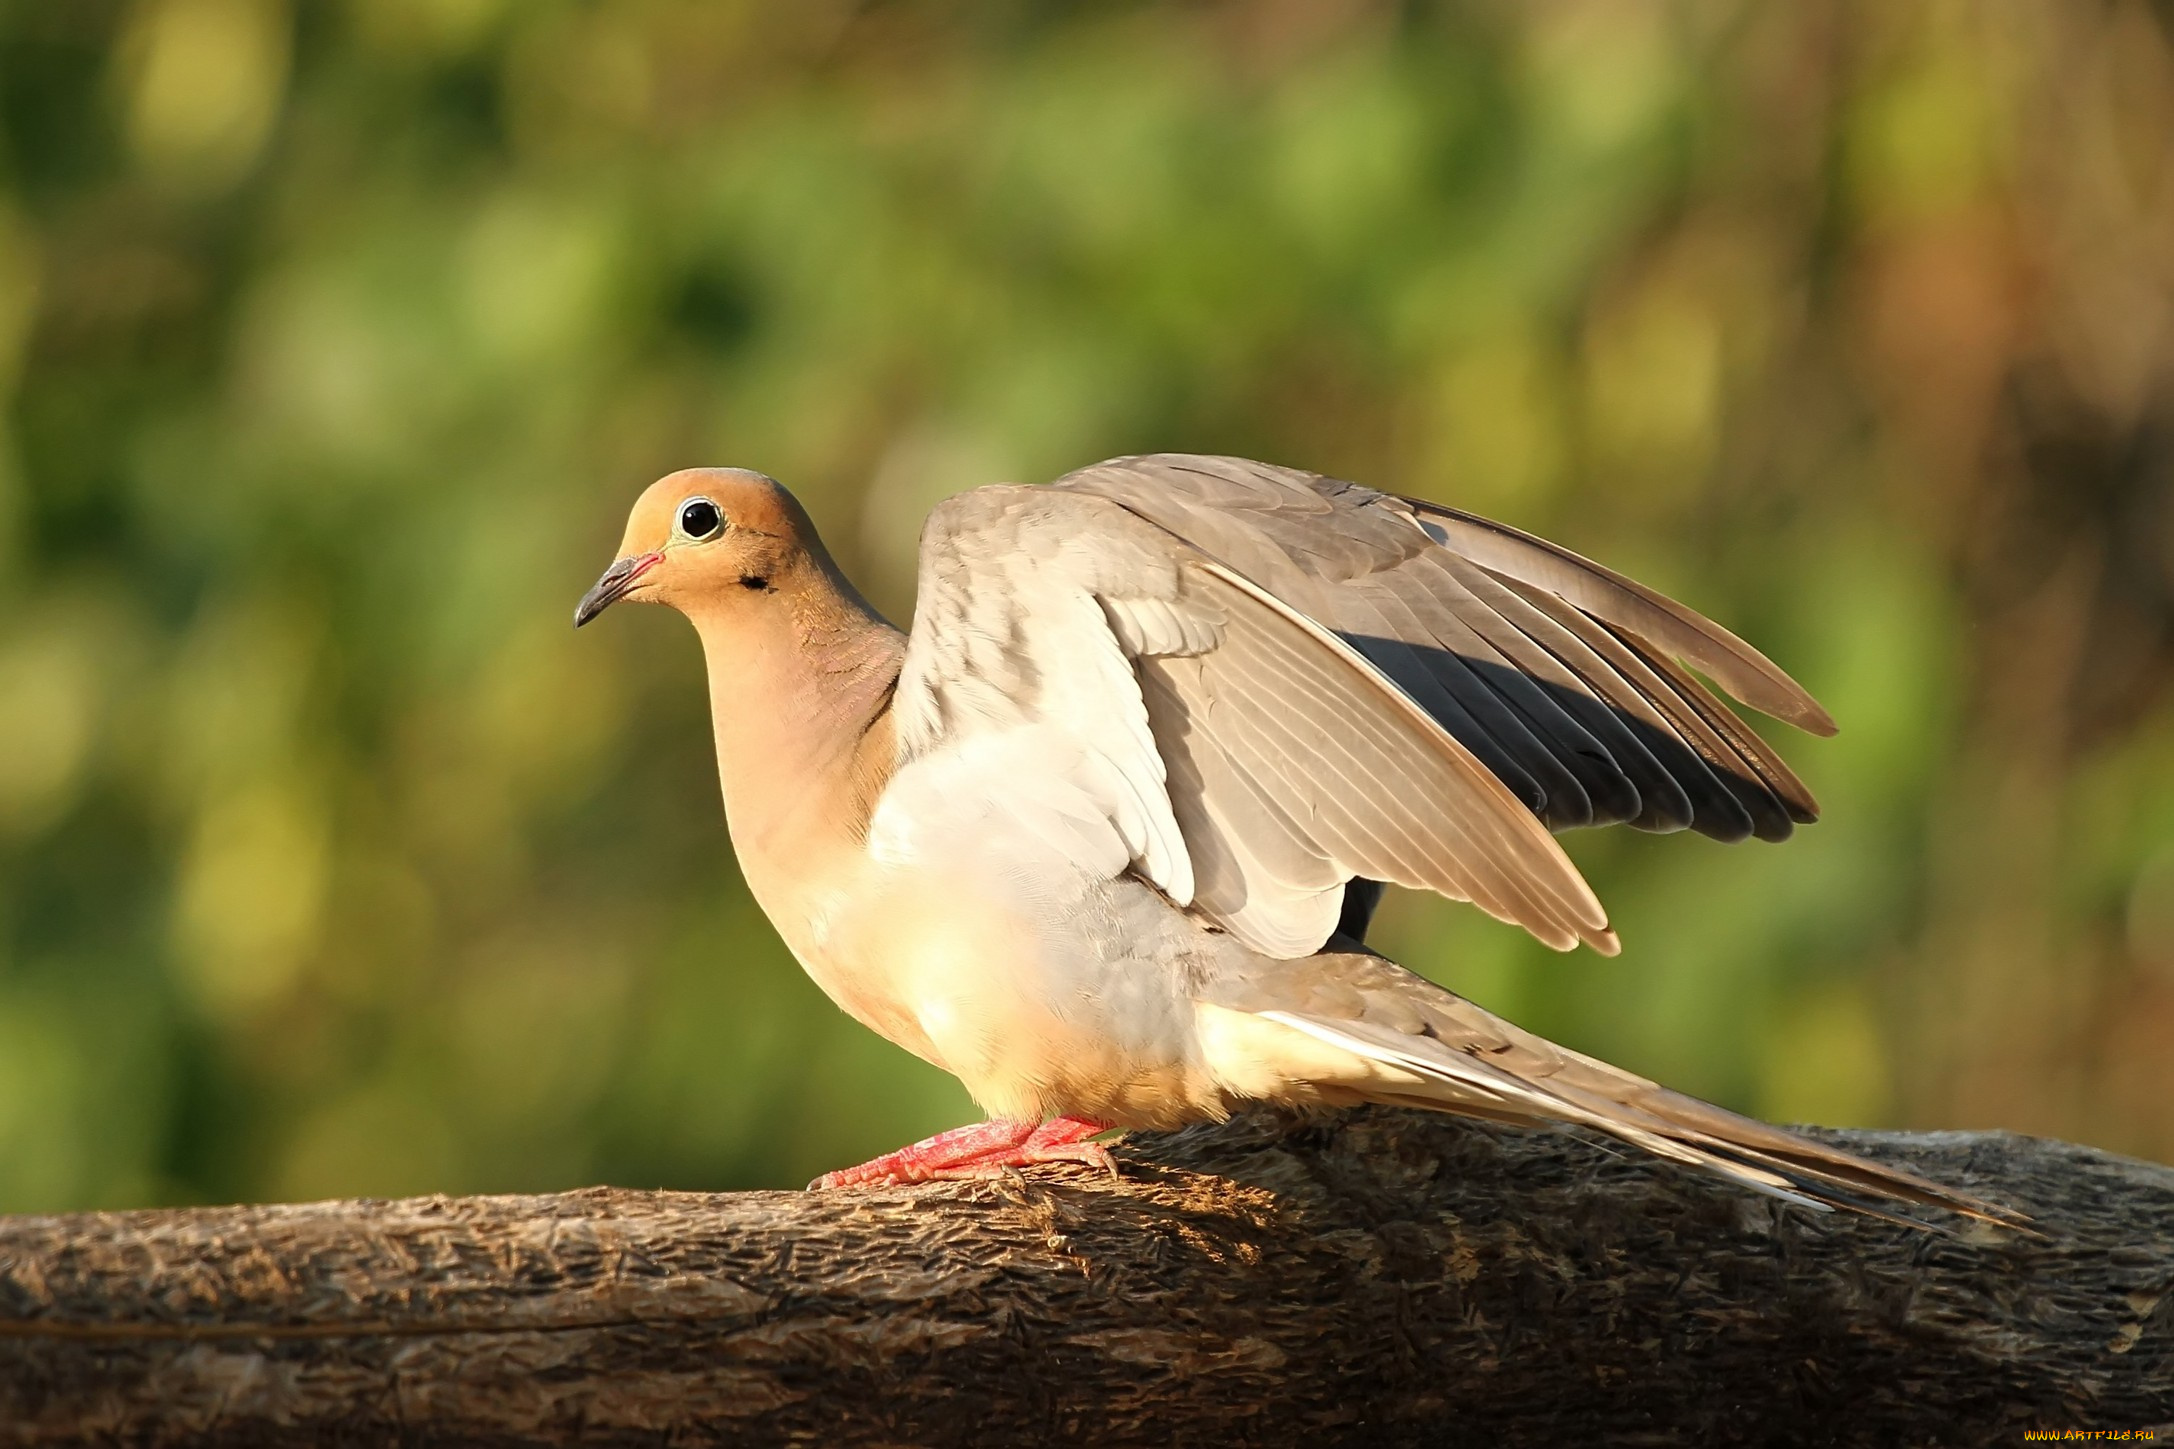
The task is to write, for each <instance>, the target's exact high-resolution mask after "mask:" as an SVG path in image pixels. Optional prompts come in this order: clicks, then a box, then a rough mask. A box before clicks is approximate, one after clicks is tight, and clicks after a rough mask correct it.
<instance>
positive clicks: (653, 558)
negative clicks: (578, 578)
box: [574, 553, 664, 629]
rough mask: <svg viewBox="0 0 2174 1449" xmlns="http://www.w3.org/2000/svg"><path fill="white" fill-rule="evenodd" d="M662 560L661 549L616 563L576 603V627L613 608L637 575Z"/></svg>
mask: <svg viewBox="0 0 2174 1449" xmlns="http://www.w3.org/2000/svg"><path fill="white" fill-rule="evenodd" d="M663 562H664V555H663V554H661V553H637V554H633V555H630V556H628V557H626V558H623V559H619V560H618V561H616V562H615V563H613V564H612V566H611V567H610V568H608V569H606V570H604V577H602V578H600V579H598V580H597V581H596V587H595V588H593V589H591V590H589V592H587V593H586V594H583V595H582V596H581V602H580V603H578V604H576V605H575V606H574V627H575V628H576V629H579V628H580V627H581V626H582V625H584V624H586V623H588V622H589V621H590V620H591V619H593V618H595V617H596V616H597V615H598V614H601V613H603V612H604V611H605V610H606V609H608V608H610V607H611V606H612V604H613V603H614V602H616V601H617V599H618V598H619V596H620V595H621V594H624V593H625V592H626V591H627V590H628V589H631V588H633V587H634V581H635V580H636V579H639V578H640V577H641V576H642V575H643V574H646V573H648V572H649V571H650V570H651V569H653V568H655V567H656V566H657V565H658V564H660V563H663Z"/></svg>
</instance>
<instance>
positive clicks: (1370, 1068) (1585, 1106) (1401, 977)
mask: <svg viewBox="0 0 2174 1449" xmlns="http://www.w3.org/2000/svg"><path fill="white" fill-rule="evenodd" d="M1278 964H1279V965H1282V966H1285V967H1287V968H1289V975H1288V976H1286V977H1285V978H1284V979H1283V980H1276V979H1274V976H1275V975H1280V974H1281V973H1271V975H1270V976H1269V978H1268V979H1263V978H1262V977H1260V976H1256V977H1254V978H1253V979H1252V980H1251V981H1249V982H1248V983H1247V984H1246V985H1245V987H1244V988H1242V989H1239V990H1236V991H1231V992H1222V991H1219V992H1217V993H1216V995H1217V996H1218V997H1220V998H1221V999H1220V1000H1218V1001H1216V1003H1215V1004H1216V1005H1218V1006H1224V1007H1226V1008H1230V1009H1236V1010H1239V1011H1244V1012H1247V1013H1248V1014H1250V1015H1251V1016H1252V1017H1253V1018H1254V1019H1255V1020H1256V1021H1258V1022H1260V1023H1263V1024H1273V1026H1274V1027H1276V1028H1281V1029H1283V1031H1285V1032H1288V1033H1290V1034H1292V1038H1291V1040H1290V1041H1289V1043H1288V1046H1287V1047H1285V1048H1284V1049H1283V1054H1284V1055H1285V1056H1286V1057H1287V1060H1288V1062H1289V1068H1290V1069H1289V1070H1286V1071H1283V1072H1282V1073H1281V1074H1282V1075H1283V1076H1284V1078H1285V1080H1287V1081H1289V1082H1290V1083H1291V1085H1292V1087H1293V1088H1298V1089H1300V1090H1304V1088H1306V1087H1311V1088H1312V1089H1313V1090H1314V1091H1316V1092H1317V1093H1318V1094H1319V1095H1320V1096H1321V1097H1322V1098H1323V1099H1326V1100H1331V1101H1333V1100H1339V1099H1342V1100H1349V1099H1351V1098H1353V1097H1356V1098H1359V1099H1362V1100H1366V1101H1373V1102H1384V1103H1389V1104H1393V1105H1400V1106H1411V1107H1425V1108H1429V1109H1431V1110H1434V1111H1442V1112H1455V1113H1459V1114H1461V1115H1465V1116H1471V1117H1479V1118H1484V1119H1487V1120H1490V1121H1497V1122H1510V1123H1516V1124H1521V1125H1526V1126H1540V1125H1554V1126H1565V1125H1567V1126H1578V1127H1587V1128H1592V1129H1595V1130H1598V1131H1601V1132H1605V1133H1608V1134H1609V1135H1611V1136H1613V1137H1616V1138H1618V1139H1620V1140H1621V1141H1624V1142H1627V1143H1630V1144H1632V1145H1633V1146H1636V1147H1640V1148H1643V1149H1644V1150H1646V1151H1648V1152H1651V1153H1654V1154H1655V1155H1657V1156H1660V1157H1665V1158H1668V1159H1670V1160H1672V1161H1676V1162H1681V1163H1685V1164H1687V1165H1690V1166H1696V1167H1700V1168H1704V1169H1706V1170H1708V1171H1711V1172H1715V1173H1718V1174H1720V1175H1721V1176H1723V1177H1726V1178H1728V1179H1730V1180H1731V1181H1734V1182H1738V1183H1741V1184H1743V1185H1744V1186H1746V1187H1750V1188H1753V1189H1755V1190H1757V1191H1759V1192H1762V1193H1768V1194H1771V1195H1773V1196H1775V1197H1779V1198H1783V1199H1785V1200H1787V1201H1790V1202H1794V1203H1797V1204H1800V1205H1802V1206H1805V1207H1809V1208H1813V1209H1817V1210H1821V1211H1825V1210H1828V1209H1832V1208H1837V1207H1839V1208H1847V1209H1850V1210H1853V1211H1857V1212H1863V1213H1869V1214H1872V1215H1873V1216H1877V1217H1886V1218H1895V1217H1896V1214H1894V1213H1893V1212H1891V1211H1889V1210H1888V1209H1887V1208H1886V1207H1883V1206H1882V1203H1883V1202H1885V1203H1889V1204H1892V1203H1911V1204H1916V1205H1920V1206H1926V1207H1937V1208H1943V1209H1946V1210H1947V1211H1950V1212H1955V1213H1960V1214H1962V1215H1964V1216H1966V1217H1970V1218H1975V1219H1978V1220H1980V1221H1983V1222H1989V1223H1997V1224H2000V1225H2001V1226H2004V1227H2009V1228H2016V1229H2020V1230H2025V1231H2027V1230H2028V1222H2029V1220H2028V1219H2027V1218H2025V1217H2024V1216H2023V1215H2022V1214H2020V1213H2016V1212H2013V1211H2010V1210H2009V1209H2007V1208H2004V1207H2001V1206H1999V1205H1997V1204H1994V1203H1989V1202H1985V1201H1982V1200H1980V1199H1978V1198H1975V1197H1972V1196H1970V1195H1969V1194H1967V1193H1963V1192H1959V1191H1956V1190H1955V1189H1952V1188H1948V1187H1943V1186H1941V1185H1940V1184H1939V1183H1936V1182H1933V1181H1930V1180H1929V1179H1926V1178H1923V1177H1920V1176H1918V1175H1917V1174H1916V1173H1913V1172H1909V1171H1907V1170H1905V1169H1902V1168H1899V1167H1892V1166H1889V1165H1887V1164H1885V1163H1880V1162H1874V1161H1872V1160H1871V1159H1869V1158H1864V1157H1859V1156H1857V1155H1856V1154H1855V1153H1851V1152H1845V1151H1843V1150H1841V1149H1840V1148H1836V1147H1829V1146H1827V1145H1825V1144H1824V1143H1820V1142H1815V1141H1812V1140H1811V1139H1810V1138H1807V1137H1801V1136H1798V1135H1797V1134H1796V1133H1793V1132H1787V1131H1784V1130H1782V1129H1781V1128H1778V1127H1771V1126H1768V1125H1767V1124H1766V1123H1764V1122H1758V1121H1754V1120H1753V1119H1751V1118H1749V1117H1743V1116H1739V1115H1737V1114H1736V1113H1734V1112H1730V1111H1727V1110H1725V1109H1723V1108H1720V1107H1716V1106H1714V1105H1712V1104H1711V1103H1708V1102H1702V1101H1700V1100H1698V1099H1697V1098H1696V1097H1688V1096H1685V1095H1684V1094H1683V1093H1681V1092H1674V1091H1670V1090H1669V1089H1668V1088H1666V1087H1662V1086H1659V1085H1657V1084H1655V1083H1653V1082H1649V1081H1647V1080H1646V1079H1645V1078H1643V1077H1639V1076H1636V1075H1634V1074H1632V1073H1630V1072H1626V1071H1623V1070H1621V1069H1620V1068H1617V1067H1612V1066H1609V1065H1608V1064H1607V1063H1606V1062H1603V1061H1598V1060H1596V1059H1594V1058H1592V1057H1588V1056H1584V1055H1581V1054H1580V1053H1578V1052H1574V1051H1571V1050H1570V1049H1569V1048H1567V1047H1562V1046H1557V1045H1556V1044H1555V1043H1553V1042H1551V1041H1548V1040H1547V1039H1546V1038H1544V1037H1539V1036H1535V1035H1534V1034H1532V1033H1531V1032H1528V1031H1525V1030H1523V1029H1522V1028H1520V1027H1517V1026H1515V1025H1512V1024H1511V1023H1509V1022H1507V1021H1504V1020H1503V1019H1502V1018H1500V1017H1498V1016H1495V1015H1493V1014H1492V1013H1490V1012H1488V1011H1485V1010H1483V1009H1482V1008H1480V1007H1479V1006H1476V1005H1474V1004H1473V1003H1472V1002H1470V1001H1467V1000H1465V999H1464V998H1463V997H1461V996H1458V995H1456V994H1454V993H1453V992H1449V991H1445V990H1443V989H1442V988H1441V987H1438V986H1436V985H1434V984H1433V983H1432V982H1430V981H1427V980H1426V979H1425V978H1423V977H1420V976H1416V975H1414V974H1412V973H1411V972H1409V971H1406V970H1405V969H1404V968H1403V967H1401V966H1397V965H1395V964H1394V963H1393V962H1390V961H1386V960H1384V959H1382V958H1381V957H1378V956H1373V955H1361V954H1358V953H1333V954H1328V955H1321V956H1314V957H1311V958H1309V959H1307V960H1304V961H1292V962H1284V963H1278ZM1279 988H1280V989H1279ZM1252 1035H1254V1036H1255V1038H1256V1039H1255V1040H1253V1041H1252V1042H1251V1043H1250V1044H1249V1053H1250V1054H1251V1055H1252V1056H1253V1057H1254V1058H1255V1059H1258V1058H1259V1057H1260V1056H1261V1055H1262V1054H1263V1053H1264V1052H1275V1051H1277V1050H1278V1048H1277V1047H1276V1046H1274V1045H1273V1038H1272V1037H1270V1036H1267V1035H1265V1034H1264V1033H1254V1034H1252ZM1897 1220H1899V1221H1905V1222H1911V1223H1913V1224H1917V1225H1918V1226H1923V1224H1922V1223H1918V1221H1917V1220H1916V1219H1914V1218H1899V1219H1897Z"/></svg>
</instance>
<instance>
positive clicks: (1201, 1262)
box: [0, 1110, 2174, 1449]
mask: <svg viewBox="0 0 2174 1449" xmlns="http://www.w3.org/2000/svg"><path fill="white" fill-rule="evenodd" d="M1827 1135H1828V1136H1830V1137H1831V1138H1832V1139H1833V1140H1836V1141H1840V1142H1843V1143H1846V1144H1848V1145H1850V1146H1852V1147H1854V1148H1856V1149H1857V1150H1859V1151H1862V1152H1865V1153H1867V1154H1869V1155H1871V1156H1875V1157H1887V1158H1894V1159H1900V1160H1907V1161H1908V1162H1910V1163H1912V1164H1914V1165H1915V1166H1917V1167H1918V1168H1919V1169H1920V1170H1921V1171H1923V1172H1925V1173H1927V1174H1928V1175H1931V1176H1934V1177H1937V1178H1940V1179H1941V1180H1943V1181H1946V1182H1951V1183H1956V1184H1959V1185H1962V1186H1965V1187H1967V1188H1969V1189H1971V1190H1973V1191H1976V1192H1978V1193H1981V1194H1983V1195H1985V1196H1988V1197H1991V1198H1994V1199H1997V1200H1999V1201H2001V1202H2004V1203H2007V1204H2010V1205H2012V1206H2015V1207H2019V1208H2021V1209H2023V1210H2024V1211H2026V1212H2029V1213H2031V1214H2033V1215H2034V1216H2035V1217H2036V1218H2037V1219H2038V1221H2039V1223H2040V1224H2041V1225H2042V1227H2043V1228H2044V1230H2045V1234H2046V1236H2045V1237H2044V1238H2043V1239H2034V1238H2031V1237H2025V1236H2019V1235H2016V1234H2012V1233H2003V1232H1999V1231H1996V1230H1992V1229H1986V1228H1978V1227H1966V1228H1964V1229H1963V1230H1962V1231H1961V1232H1960V1233H1959V1234H1958V1235H1953V1236H1950V1235H1945V1234H1942V1233H1935V1232H1924V1231H1917V1230H1913V1229H1909V1228H1904V1227H1898V1226H1894V1225H1892V1224H1887V1223H1882V1222H1877V1221H1873V1220H1871V1219H1867V1218H1861V1217H1856V1216H1853V1215H1845V1214H1835V1215H1831V1216H1821V1215H1816V1214H1812V1213H1809V1212H1805V1211H1801V1210H1798V1209H1795V1208H1790V1207H1786V1206H1781V1205H1777V1204H1774V1203H1771V1202H1769V1201H1767V1200H1765V1199H1762V1198H1758V1197H1754V1196H1749V1195H1746V1194H1744V1193H1742V1192H1740V1191H1737V1190H1735V1189H1733V1188H1730V1187H1727V1186H1725V1185H1722V1184H1719V1183H1715V1182H1709V1181H1707V1180H1706V1179H1704V1178H1701V1177H1697V1176H1694V1175H1692V1174H1689V1173H1686V1172H1683V1171H1681V1170H1678V1169H1675V1168H1672V1167H1670V1166H1668V1165H1665V1164H1661V1163H1656V1162H1650V1161H1647V1160H1645V1159H1642V1158H1630V1157H1625V1156H1622V1155H1620V1154H1616V1153H1613V1152H1610V1151H1607V1150H1605V1149H1603V1148H1600V1147H1598V1146H1596V1145H1594V1144H1592V1143H1589V1142H1586V1141H1583V1140H1581V1139H1578V1138H1574V1137H1569V1136H1560V1135H1542V1134H1533V1133H1520V1132H1511V1131H1496V1130H1492V1129H1488V1128H1484V1127H1477V1126H1472V1125H1469V1124H1464V1123H1459V1122H1455V1121H1452V1120H1449V1119H1446V1118H1439V1117H1423V1116H1418V1115H1414V1114H1407V1113H1399V1112H1389V1111H1375V1110H1368V1111H1360V1112H1355V1113H1351V1114H1348V1115H1344V1116H1339V1117H1335V1118H1332V1119H1327V1120H1322V1121H1315V1122H1310V1123H1299V1124H1292V1123H1289V1122H1285V1121H1281V1120H1278V1119H1276V1118H1272V1117H1267V1116H1261V1117H1254V1118H1247V1119H1241V1120H1240V1121H1238V1122H1236V1123H1232V1124H1230V1125H1228V1126H1226V1127H1222V1128H1217V1129H1196V1130H1194V1131H1191V1132H1187V1133H1183V1134H1179V1135H1177V1136H1175V1137H1165V1138H1142V1139H1139V1140H1138V1141H1136V1142H1134V1143H1132V1144H1130V1145H1127V1146H1125V1147H1123V1148H1121V1149H1120V1152H1119V1156H1120V1158H1121V1160H1122V1162H1123V1164H1124V1176H1123V1179H1122V1180H1121V1181H1117V1182H1112V1181H1109V1180H1107V1179H1106V1178H1098V1177H1095V1176H1091V1175H1087V1174H1084V1173H1082V1172H1078V1171H1074V1170H1068V1169H1060V1170H1054V1171H1049V1172H1037V1173H1034V1174H1032V1175H1030V1176H1028V1177H1025V1178H1018V1177H1014V1178H1010V1179H1006V1180H1000V1181H996V1182H990V1183H978V1184H940V1185H930V1186H925V1187H920V1188H915V1189H898V1190H887V1191H875V1192H856V1193H848V1194H804V1193H776V1192H766V1193H736V1194H729V1195H708V1194H697V1193H655V1192H629V1191H622V1190H617V1189H606V1188H599V1189H593V1190H590V1191H587V1192H575V1193H566V1194H562V1195H558V1196H550V1197H492V1198H466V1199H448V1198H422V1199H414V1200H409V1201H401V1202H376V1201H368V1202H337V1203H319V1204H310V1205H305V1206H294V1207H241V1208H207V1209H184V1210H177V1211H162V1212H133V1213H100V1214H86V1215H81V1216H74V1217H49V1218H17V1219H0V1444H6V1445H11V1446H17V1445H41V1446H42V1445H54V1444H81V1443H115V1442H125V1443H130V1444H142V1445H165V1444H214V1443H216V1444H220V1445H293V1444H326V1443H341V1444H345V1443H354V1444H364V1443H371V1444H375V1443H392V1442H398V1443H402V1444H416V1445H439V1444H445V1445H450V1444H461V1445H557V1444H571V1443H576V1442H579V1443H583V1444H622V1443H623V1444H636V1443H654V1442H660V1441H662V1440H664V1439H667V1438H668V1439H669V1441H670V1442H672V1443H674V1444H698V1443H711V1442H719V1443H733V1444H758V1443H804V1442H813V1443H824V1444H899V1443H931V1444H974V1443H1024V1442H1053V1441H1064V1440H1076V1441H1084V1442H1089V1443H1094V1444H1098V1445H1124V1444H1149V1445H1158V1446H1159V1445H1167V1444H1211V1443H1216V1444H1220V1443H1230V1444H1264V1445H1265V1444H1309V1445H1319V1444H1322V1443H1325V1442H1336V1443H1350V1442H1359V1443H1413V1444H1441V1445H1456V1444H1474V1445H1487V1446H1490V1449H1501V1446H1518V1445H1547V1446H1556V1445H1568V1444H1580V1445H1658V1444H1692V1445H1705V1444H1738V1443H1773V1444H1822V1445H1865V1446H1876V1449H1893V1446H1898V1445H1918V1444H1957V1445H1973V1446H1975V1445H1988V1444H2003V1443H2021V1442H2023V1433H2024V1431H2025V1430H2027V1429H2047V1428H2061V1427H2077V1428H2090V1429H2114V1430H2138V1429H2146V1428H2158V1429H2159V1430H2160V1437H2161V1438H2162V1439H2165V1438H2167V1437H2169V1428H2168V1427H2166V1426H2170V1425H2174V1170H2170V1169H2168V1168H2163V1167H2156V1166H2152V1165H2149V1164H2145V1163H2139V1162H2132V1161H2128V1160H2125V1159H2122V1158H2116V1157H2112V1156H2109V1155H2107V1154H2104V1153H2100V1152H2095V1151H2092V1150H2090V1149H2087V1148H2081V1147H2074V1146H2069V1145H2066V1144H2062V1143H2054V1142H2040V1141H2033V1140H2030V1139H2025V1138H2018V1137H2012V1136H2005V1135H2000V1134H1960V1133H1948V1134H1936V1135H1930V1136H1906V1135H1899V1134H1883V1133H1864V1132H1849V1133H1841V1132H1837V1133H1831V1134H1827Z"/></svg>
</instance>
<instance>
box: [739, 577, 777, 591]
mask: <svg viewBox="0 0 2174 1449" xmlns="http://www.w3.org/2000/svg"><path fill="white" fill-rule="evenodd" d="M740 587H741V588H743V589H767V588H769V587H770V581H769V580H768V579H766V578H764V577H763V576H762V575H761V574H741V575H740Z"/></svg>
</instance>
